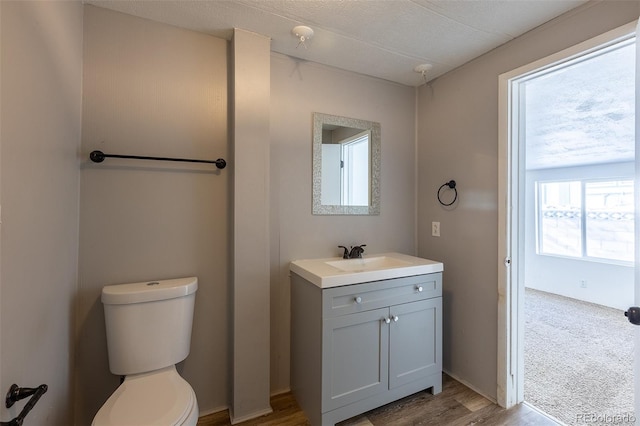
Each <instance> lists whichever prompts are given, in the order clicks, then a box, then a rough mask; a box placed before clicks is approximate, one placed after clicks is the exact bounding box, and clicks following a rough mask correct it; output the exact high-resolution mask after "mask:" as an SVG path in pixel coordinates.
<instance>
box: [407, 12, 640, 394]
mask: <svg viewBox="0 0 640 426" xmlns="http://www.w3.org/2000/svg"><path fill="white" fill-rule="evenodd" d="M639 14H640V2H637V1H615V2H591V3H588V4H587V5H585V6H583V7H580V8H578V9H577V10H574V11H570V12H568V13H567V14H565V15H563V16H561V17H559V18H557V19H555V20H553V21H550V22H548V23H546V24H544V25H542V26H540V27H538V28H536V29H534V30H533V31H531V32H529V33H527V34H525V35H523V36H521V37H519V38H517V39H515V40H513V41H511V42H509V43H507V44H505V45H503V46H501V47H499V48H497V49H495V50H493V51H491V52H489V53H487V54H485V55H483V56H481V57H479V58H476V59H474V60H473V61H471V62H469V63H467V64H465V65H463V66H462V67H460V68H458V69H456V70H454V71H452V72H450V73H448V74H446V75H444V76H442V77H439V78H437V79H436V80H434V81H432V82H431V83H430V84H429V85H425V86H422V87H421V88H420V91H419V99H418V145H419V152H418V164H419V168H418V189H419V192H418V193H419V196H418V246H419V255H420V256H422V257H426V258H433V259H438V260H441V261H443V262H444V265H445V271H444V284H443V287H444V297H443V299H444V307H443V312H444V330H443V336H444V347H443V364H444V368H445V370H447V371H449V372H450V373H452V374H453V375H454V376H456V377H458V378H460V379H462V380H463V381H465V382H466V383H469V384H470V385H472V386H473V387H474V388H476V389H477V390H479V391H481V392H483V393H484V394H486V395H488V396H490V397H493V398H495V397H496V390H497V371H496V368H497V367H496V366H497V309H498V307H497V300H498V284H497V282H498V267H499V264H500V263H499V259H498V241H497V235H498V228H497V226H498V205H497V202H498V193H497V191H498V76H499V75H500V74H502V73H505V72H507V71H510V70H513V69H515V68H518V67H520V66H522V65H525V64H528V63H530V62H533V61H534V60H537V59H540V58H543V57H545V56H548V55H550V54H552V53H555V52H558V51H560V50H562V49H564V48H567V47H569V46H572V45H575V44H577V43H579V42H582V41H584V40H587V39H589V38H592V37H594V36H596V35H599V34H602V33H604V32H606V31H608V30H610V29H613V28H616V27H618V26H621V25H624V24H627V23H629V22H631V21H633V20H634V19H637V18H638V15H639ZM450 179H455V180H456V182H457V183H458V186H457V189H458V193H459V200H458V202H457V203H456V205H455V206H452V208H445V207H442V206H440V205H439V204H438V201H437V199H436V192H437V189H438V187H439V186H440V185H442V184H443V183H445V182H447V181H448V180H450ZM432 221H438V222H440V223H441V235H442V236H441V237H439V238H438V237H432V236H431V222H432Z"/></svg>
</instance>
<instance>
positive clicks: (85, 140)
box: [75, 5, 230, 424]
mask: <svg viewBox="0 0 640 426" xmlns="http://www.w3.org/2000/svg"><path fill="white" fill-rule="evenodd" d="M84 11H85V13H84V70H83V71H84V74H83V78H84V80H83V116H82V167H81V203H80V266H79V291H78V324H77V333H78V338H77V362H76V373H77V374H76V381H77V386H76V393H75V404H76V422H77V424H88V423H90V421H91V418H92V417H93V415H94V414H95V412H96V411H97V410H98V409H99V407H100V406H101V404H102V403H103V402H104V401H105V400H106V398H107V397H108V396H109V395H110V394H111V393H112V392H113V390H114V389H115V388H116V387H117V385H118V380H119V378H118V377H117V376H114V375H112V374H111V373H110V372H109V368H108V363H107V351H106V337H105V331H104V317H103V308H102V304H101V303H100V291H101V289H102V287H103V286H104V285H108V284H118V283H126V282H136V281H145V280H152V279H153V280H156V279H167V278H176V277H182V276H192V275H195V276H197V277H198V278H199V289H198V292H197V294H196V306H195V314H194V325H193V335H192V339H191V354H190V355H189V357H188V358H187V360H186V361H185V362H184V363H181V364H180V365H179V371H180V372H181V373H182V374H183V376H184V377H185V379H186V380H187V381H188V382H189V383H190V384H191V385H192V386H193V388H194V390H195V392H196V394H197V395H198V403H199V405H200V410H201V411H203V412H208V411H212V410H216V409H220V408H223V407H226V406H227V398H228V395H227V389H228V381H229V377H228V374H229V373H228V366H229V357H228V352H229V342H228V333H229V327H230V323H229V315H230V312H229V308H228V297H229V296H228V280H229V278H228V256H229V254H228V246H229V238H230V237H229V217H228V216H229V213H228V211H229V200H228V198H229V197H228V194H229V190H228V185H229V169H224V170H221V171H217V169H216V168H215V167H214V166H212V165H190V164H186V163H163V162H143V161H136V160H117V159H107V160H106V161H105V162H104V163H101V164H97V165H96V164H94V163H90V162H89V161H88V160H87V158H88V154H89V152H90V151H92V150H94V149H100V150H102V151H104V152H106V153H112V154H139V155H151V156H165V157H183V158H204V159H216V158H219V157H223V158H227V159H228V155H227V154H228V146H227V145H228V141H227V126H228V123H227V50H228V47H227V42H226V41H225V40H222V39H218V38H215V37H211V36H208V35H205V34H202V33H196V32H192V31H186V30H182V29H178V28H175V27H171V26H169V25H163V24H159V23H155V22H152V21H148V20H144V19H139V18H135V17H132V16H128V15H124V14H120V13H116V12H111V11H108V10H105V9H100V8H96V7H93V6H87V5H85V7H84Z"/></svg>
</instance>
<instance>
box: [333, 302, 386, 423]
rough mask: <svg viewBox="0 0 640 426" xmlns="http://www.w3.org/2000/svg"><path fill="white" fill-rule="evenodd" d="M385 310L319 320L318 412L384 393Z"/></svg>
mask: <svg viewBox="0 0 640 426" xmlns="http://www.w3.org/2000/svg"><path fill="white" fill-rule="evenodd" d="M388 319H389V309H388V308H382V309H375V310H371V311H367V312H361V313H357V314H351V315H344V316H339V317H335V318H326V319H324V320H323V322H324V324H323V340H322V344H323V349H322V412H323V413H324V412H327V411H331V410H334V409H336V408H339V407H342V406H344V405H347V404H351V403H353V402H356V401H360V400H362V399H365V398H368V397H370V396H372V395H375V394H378V393H380V392H385V391H387V389H388V388H389V387H388V384H389V377H388V372H389V369H388V368H389V351H388V348H389V326H390V324H388V323H387V322H386V321H385V320H388Z"/></svg>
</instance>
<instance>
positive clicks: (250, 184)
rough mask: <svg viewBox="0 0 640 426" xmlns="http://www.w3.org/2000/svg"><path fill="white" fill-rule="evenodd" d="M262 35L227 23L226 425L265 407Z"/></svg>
mask: <svg viewBox="0 0 640 426" xmlns="http://www.w3.org/2000/svg"><path fill="white" fill-rule="evenodd" d="M270 43H271V40H270V39H269V38H268V37H265V36H263V35H259V34H256V33H252V32H249V31H243V30H239V29H234V31H233V43H232V58H233V59H232V61H233V71H232V73H233V74H232V80H233V83H232V87H233V90H232V94H233V95H232V97H233V100H232V102H231V104H232V105H233V118H232V120H231V121H232V123H233V168H232V170H233V250H232V251H233V279H232V282H233V284H232V287H233V291H232V294H233V321H232V328H233V330H232V331H231V330H230V334H231V335H232V338H233V378H232V383H231V396H230V403H231V406H230V410H229V414H230V417H231V421H232V422H233V423H238V422H241V421H243V420H247V419H249V418H253V417H257V416H260V415H262V414H266V413H269V412H271V406H270V405H269V358H270V357H269V341H270V340H269V339H270V333H269V330H270V323H269V308H270V305H269V181H268V179H267V177H268V176H269V96H270V93H271V89H270V86H269V58H270V55H269V47H270Z"/></svg>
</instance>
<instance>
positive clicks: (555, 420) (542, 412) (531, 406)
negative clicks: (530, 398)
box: [522, 401, 567, 426]
mask: <svg viewBox="0 0 640 426" xmlns="http://www.w3.org/2000/svg"><path fill="white" fill-rule="evenodd" d="M522 405H526V406H527V407H529V408H531V409H532V410H533V411H535V412H536V413H539V414H540V415H541V416H545V417H546V418H548V419H549V420H551V421H554V422H556V423H558V424H559V425H560V426H567V424H566V423H564V422H563V421H561V420H558V419H556V418H555V417H553V416H552V415H551V414H548V413H545V412H544V411H542V410H541V409H539V408H538V407H536V406H535V405H531V404H530V403H528V402H527V401H524V402H523V403H522Z"/></svg>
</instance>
